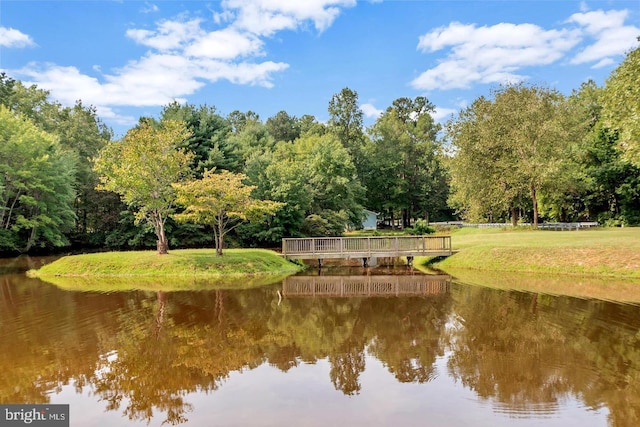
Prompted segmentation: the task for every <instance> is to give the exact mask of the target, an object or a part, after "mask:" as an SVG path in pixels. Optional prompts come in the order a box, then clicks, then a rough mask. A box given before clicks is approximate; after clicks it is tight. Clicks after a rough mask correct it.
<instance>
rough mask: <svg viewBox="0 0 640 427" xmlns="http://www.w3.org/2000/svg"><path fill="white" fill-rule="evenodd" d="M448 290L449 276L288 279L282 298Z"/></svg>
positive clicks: (431, 292)
mask: <svg viewBox="0 0 640 427" xmlns="http://www.w3.org/2000/svg"><path fill="white" fill-rule="evenodd" d="M450 289H451V276H448V275H428V274H418V275H394V276H388V275H371V276H289V277H287V278H286V279H285V280H284V282H283V285H282V295H283V296H284V297H308V296H331V297H394V296H396V297H398V296H425V295H439V294H443V293H447V292H449V291H450Z"/></svg>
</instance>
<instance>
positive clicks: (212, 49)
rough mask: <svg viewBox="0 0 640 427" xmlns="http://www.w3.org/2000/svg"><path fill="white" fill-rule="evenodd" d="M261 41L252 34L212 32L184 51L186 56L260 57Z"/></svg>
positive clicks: (217, 57)
mask: <svg viewBox="0 0 640 427" xmlns="http://www.w3.org/2000/svg"><path fill="white" fill-rule="evenodd" d="M263 44H264V43H263V42H262V40H260V39H259V38H257V37H256V36H254V35H252V34H247V33H240V32H238V31H235V30H233V29H230V28H225V29H224V30H220V31H212V32H210V33H208V34H206V35H204V36H202V37H200V38H199V39H197V40H195V41H194V42H193V43H192V44H191V45H190V46H189V47H187V48H186V49H185V53H186V54H187V55H188V56H195V57H204V58H216V59H235V58H237V57H240V56H250V55H253V56H258V55H262V54H263V53H262V46H263Z"/></svg>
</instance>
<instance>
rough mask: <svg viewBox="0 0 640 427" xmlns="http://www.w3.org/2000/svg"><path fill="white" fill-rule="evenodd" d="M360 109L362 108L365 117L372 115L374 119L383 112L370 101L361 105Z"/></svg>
mask: <svg viewBox="0 0 640 427" xmlns="http://www.w3.org/2000/svg"><path fill="white" fill-rule="evenodd" d="M360 109H361V110H362V113H363V114H364V115H365V117H370V118H372V119H377V118H378V117H380V115H381V114H382V113H383V111H382V110H380V109H378V108H376V107H375V106H374V105H373V104H369V103H367V104H362V105H361V106H360Z"/></svg>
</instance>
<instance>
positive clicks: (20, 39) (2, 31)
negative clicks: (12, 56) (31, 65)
mask: <svg viewBox="0 0 640 427" xmlns="http://www.w3.org/2000/svg"><path fill="white" fill-rule="evenodd" d="M35 45H36V43H35V42H34V41H33V39H32V38H31V36H29V35H28V34H25V33H23V32H22V31H19V30H16V29H14V28H7V27H0V46H1V47H13V48H22V47H33V46H35Z"/></svg>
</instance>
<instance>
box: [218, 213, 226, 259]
mask: <svg viewBox="0 0 640 427" xmlns="http://www.w3.org/2000/svg"><path fill="white" fill-rule="evenodd" d="M223 215H224V214H223ZM223 215H221V216H220V220H219V221H218V232H217V233H216V256H222V247H223V246H224V224H223V221H224V216H223Z"/></svg>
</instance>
